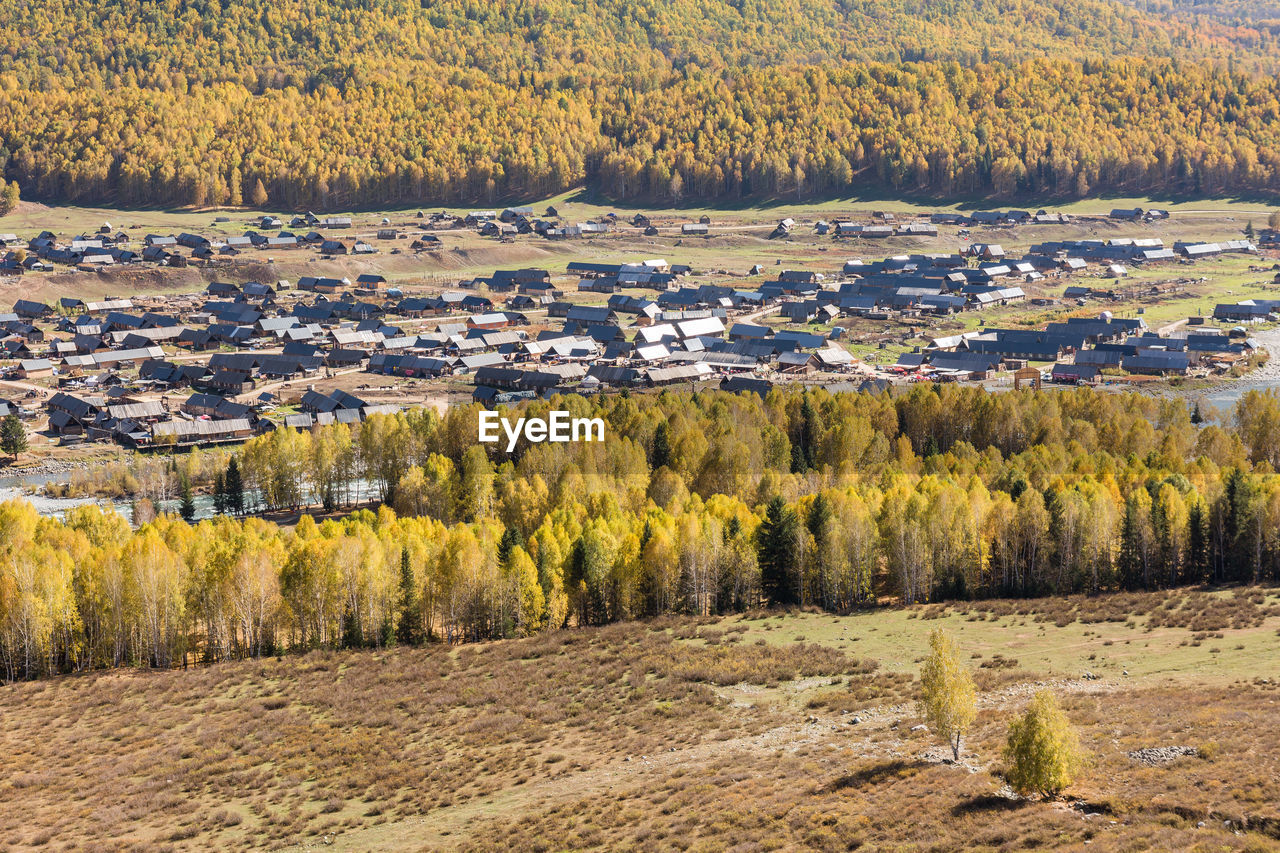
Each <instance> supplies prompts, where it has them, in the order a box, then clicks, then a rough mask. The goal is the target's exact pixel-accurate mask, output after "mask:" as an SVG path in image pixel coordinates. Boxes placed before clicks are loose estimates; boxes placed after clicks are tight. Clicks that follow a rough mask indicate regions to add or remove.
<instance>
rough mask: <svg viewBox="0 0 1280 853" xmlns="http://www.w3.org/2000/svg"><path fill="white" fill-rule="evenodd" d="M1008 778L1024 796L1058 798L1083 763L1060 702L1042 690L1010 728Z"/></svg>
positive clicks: (1007, 761)
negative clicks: (1032, 794) (1033, 794)
mask: <svg viewBox="0 0 1280 853" xmlns="http://www.w3.org/2000/svg"><path fill="white" fill-rule="evenodd" d="M1004 758H1005V762H1006V763H1007V765H1008V767H1007V769H1006V771H1005V777H1006V778H1007V779H1008V780H1009V784H1010V785H1011V786H1013V789H1014V790H1015V791H1017V792H1018V793H1020V794H1030V793H1038V794H1041V795H1043V796H1046V797H1055V796H1057V795H1058V794H1060V793H1061V792H1062V791H1063V789H1064V788H1066V787H1067V786H1068V785H1070V784H1071V783H1072V781H1074V779H1075V775H1076V773H1077V771H1078V770H1079V768H1080V765H1081V763H1082V755H1081V751H1080V740H1079V738H1078V737H1077V736H1076V733H1075V730H1074V729H1073V728H1071V723H1070V721H1069V720H1068V719H1067V715H1066V714H1064V713H1063V712H1062V708H1061V707H1060V706H1059V705H1058V700H1057V699H1056V698H1054V695H1053V694H1052V693H1051V692H1049V691H1048V690H1041V691H1040V692H1038V693H1036V695H1035V696H1034V697H1032V699H1031V704H1030V705H1029V706H1028V707H1027V710H1026V711H1025V712H1024V713H1023V715H1022V716H1021V717H1019V718H1018V719H1016V720H1014V721H1013V723H1012V724H1011V725H1010V726H1009V740H1008V743H1007V744H1006V745H1005V750H1004Z"/></svg>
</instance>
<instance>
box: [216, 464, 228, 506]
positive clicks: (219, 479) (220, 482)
mask: <svg viewBox="0 0 1280 853" xmlns="http://www.w3.org/2000/svg"><path fill="white" fill-rule="evenodd" d="M213 511H214V512H215V513H216V514H218V515H222V514H223V513H225V512H226V511H227V481H226V477H224V476H223V473H222V472H221V471H219V472H218V473H217V474H215V475H214V477H213Z"/></svg>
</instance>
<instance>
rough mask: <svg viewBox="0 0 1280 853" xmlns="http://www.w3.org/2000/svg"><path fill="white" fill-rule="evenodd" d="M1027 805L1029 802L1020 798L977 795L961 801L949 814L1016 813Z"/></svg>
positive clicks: (963, 815)
mask: <svg viewBox="0 0 1280 853" xmlns="http://www.w3.org/2000/svg"><path fill="white" fill-rule="evenodd" d="M1028 804H1029V801H1028V800H1024V799H1022V798H1021V797H1019V798H1017V799H1011V798H1009V797H1002V796H1000V795H999V794H979V795H978V796H976V797H969V798H968V799H966V800H961V801H960V802H959V803H957V804H956V805H955V806H954V807H953V808H952V809H951V814H953V815H954V816H956V817H965V816H967V815H983V814H993V813H996V812H1016V811H1018V810H1019V809H1021V808H1024V807H1026V806H1027V805H1028Z"/></svg>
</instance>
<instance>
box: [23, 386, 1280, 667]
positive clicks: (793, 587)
mask: <svg viewBox="0 0 1280 853" xmlns="http://www.w3.org/2000/svg"><path fill="white" fill-rule="evenodd" d="M553 406H554V407H557V408H566V409H568V410H570V412H571V414H572V415H573V416H575V417H600V418H603V419H604V420H605V422H606V424H607V425H608V431H607V440H606V441H604V442H591V443H579V444H533V445H530V444H527V443H524V440H523V439H522V443H521V444H520V445H519V446H518V447H517V448H516V449H515V451H514V452H513V453H512V454H511V455H510V456H508V455H506V454H505V453H501V452H499V451H497V450H496V449H495V448H494V447H492V446H490V445H479V444H477V443H476V440H475V436H476V434H477V433H476V423H477V412H478V411H479V407H478V406H474V405H473V406H468V407H455V408H453V409H450V410H449V411H448V412H447V413H445V414H444V415H443V416H440V415H438V414H436V413H435V412H434V411H433V410H415V411H410V412H405V413H400V414H396V415H380V416H374V417H371V418H370V419H369V420H368V421H367V422H365V423H364V424H359V425H352V426H347V425H331V426H325V427H320V428H317V429H315V430H313V431H306V432H299V431H294V430H288V429H283V428H281V429H277V430H275V431H273V432H271V433H268V434H266V435H263V436H259V437H256V438H254V439H253V440H251V441H250V442H248V443H247V444H245V445H244V446H243V447H242V448H241V449H240V450H239V452H238V453H237V454H236V455H235V457H234V458H233V459H232V460H231V461H232V463H234V467H233V468H232V467H231V466H228V467H229V469H230V470H227V471H223V470H218V471H217V472H216V474H215V478H214V479H215V482H216V489H217V490H218V491H217V495H220V497H218V499H217V501H216V503H217V508H218V509H219V510H222V511H224V512H226V513H227V514H226V515H219V516H217V517H215V518H214V519H211V520H206V521H202V522H199V523H198V524H194V525H193V524H189V523H186V522H184V521H183V520H182V519H181V518H179V517H177V516H174V515H160V516H158V517H156V518H154V519H151V520H149V521H146V523H142V524H140V526H139V527H137V529H132V528H131V527H130V525H129V524H128V523H127V522H126V521H125V520H124V519H123V518H122V517H120V516H119V515H117V514H115V513H114V512H111V511H103V510H101V509H98V508H97V507H93V506H87V507H78V508H76V509H73V510H71V511H69V512H68V513H67V515H66V517H65V519H63V520H58V519H55V518H45V517H41V516H39V515H38V514H36V512H35V510H34V509H32V508H31V507H30V506H29V505H27V504H25V503H24V502H21V501H11V502H8V503H6V504H3V505H0V672H3V673H4V677H6V678H7V679H14V678H21V677H31V676H37V675H41V674H46V673H51V672H61V671H70V670H81V669H89V668H96V667H104V666H119V665H129V664H145V665H153V666H174V665H179V664H184V665H185V664H187V663H191V662H195V661H200V660H221V659H225V658H230V657H241V656H248V655H260V654H269V653H277V652H281V651H284V650H288V649H305V648H313V647H318V646H327V647H333V646H367V645H381V644H387V643H392V642H397V641H399V642H422V641H427V640H435V641H445V642H464V641H470V640H480V639H487V638H494V637H506V636H515V635H522V634H529V633H533V632H537V631H541V630H547V629H553V628H560V627H564V626H572V625H584V624H600V623H605V622H609V621H614V620H622V619H633V618H643V617H648V616H656V615H661V614H667V613H693V614H711V613H723V612H729V611H735V610H742V609H748V608H754V607H758V606H761V605H767V604H777V605H802V606H815V607H821V608H826V609H828V610H831V611H834V612H848V611H850V610H852V609H855V608H858V607H862V606H869V605H871V604H872V603H873V602H875V601H876V600H877V599H878V598H880V597H882V596H893V597H896V598H897V599H898V600H900V601H903V602H907V603H911V602H922V601H930V600H935V599H940V598H942V599H947V598H978V597H991V596H1030V595H1054V594H1066V593H1073V592H1104V591H1108V590H1117V589H1155V588H1163V587H1170V586H1175V585H1180V584H1202V583H1257V582H1275V581H1280V478H1278V477H1277V476H1276V474H1275V469H1276V465H1277V462H1280V449H1278V448H1280V397H1278V396H1277V395H1275V394H1273V393H1262V392H1256V391H1251V392H1249V393H1248V394H1246V395H1245V396H1244V397H1243V398H1242V400H1241V401H1240V403H1239V404H1238V406H1237V407H1236V408H1235V410H1234V411H1233V412H1232V413H1231V414H1230V415H1229V416H1228V415H1221V416H1219V415H1217V414H1216V413H1213V412H1210V417H1208V418H1207V419H1206V418H1204V417H1202V416H1201V414H1200V412H1199V410H1198V409H1197V410H1195V411H1192V410H1191V409H1189V408H1188V406H1187V404H1186V403H1185V401H1182V400H1177V399H1158V398H1153V397H1148V396H1143V395H1138V394H1111V393H1099V392H1096V391H1093V390H1090V389H1071V390H1060V391H1020V392H1014V393H1002V394H989V393H986V392H984V391H983V390H981V389H976V388H963V387H959V386H934V387H915V388H912V389H910V390H909V391H907V392H905V393H902V394H900V395H898V396H890V395H888V394H879V395H872V394H865V393H864V394H852V393H837V394H832V393H829V392H827V391H825V390H822V389H808V390H800V389H789V390H784V389H775V390H773V391H772V392H770V394H769V396H768V397H767V398H761V397H760V396H758V395H753V394H741V395H730V394H726V393H723V392H718V391H703V392H697V393H688V392H672V391H665V392H662V393H658V394H644V395H641V394H619V395H613V396H601V397H596V398H592V399H586V398H583V397H579V396H576V395H574V396H566V397H560V398H557V399H556V400H555V401H554V402H548V401H535V402H530V403H527V404H524V405H523V406H521V409H522V412H521V413H522V414H524V415H526V416H545V415H546V413H547V410H548V409H549V408H551V407H553ZM184 476H185V475H184ZM231 480H234V482H233V483H232V482H229V481H231ZM267 510H294V511H296V512H298V513H300V520H299V521H298V522H297V524H296V526H294V527H292V528H289V527H286V526H279V525H277V524H274V523H271V522H269V521H267V520H264V519H263V518H258V517H253V516H252V513H256V512H260V511H267ZM240 512H244V513H250V514H251V515H249V517H242V516H240V515H239V513H240ZM309 513H311V514H316V515H319V516H321V517H322V519H323V520H321V521H318V522H317V521H316V520H314V519H313V518H312V515H311V514H309ZM325 516H328V517H325Z"/></svg>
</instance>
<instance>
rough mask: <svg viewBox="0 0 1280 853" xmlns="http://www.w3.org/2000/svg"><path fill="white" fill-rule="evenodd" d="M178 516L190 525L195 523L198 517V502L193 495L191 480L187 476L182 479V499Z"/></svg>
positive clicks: (179, 503)
mask: <svg viewBox="0 0 1280 853" xmlns="http://www.w3.org/2000/svg"><path fill="white" fill-rule="evenodd" d="M178 514H179V515H181V516H182V520H183V521H185V522H187V523H188V524H190V523H191V522H192V521H194V520H195V517H196V501H195V497H194V496H193V495H192V494H191V480H190V479H189V478H187V477H186V476H185V475H184V476H183V478H182V498H181V500H180V501H179V502H178Z"/></svg>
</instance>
